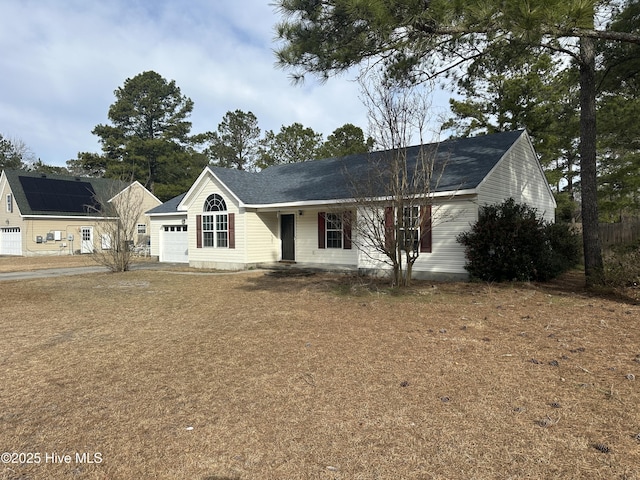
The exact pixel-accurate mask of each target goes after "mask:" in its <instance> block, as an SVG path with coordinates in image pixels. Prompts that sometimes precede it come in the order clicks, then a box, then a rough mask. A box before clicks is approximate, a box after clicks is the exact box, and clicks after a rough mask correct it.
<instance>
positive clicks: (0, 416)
mask: <svg viewBox="0 0 640 480" xmlns="http://www.w3.org/2000/svg"><path fill="white" fill-rule="evenodd" d="M3 261H4V259H0V265H2V263H3ZM14 263H15V261H14ZM0 292H2V293H1V297H0V298H1V299H2V307H1V310H0V318H1V323H0V326H1V328H2V335H0V379H1V381H0V452H16V454H17V453H23V454H26V455H22V456H18V455H13V456H12V457H13V458H11V457H9V458H8V460H9V462H6V460H7V457H4V456H3V462H4V463H2V464H0V478H2V479H21V480H27V479H60V478H62V479H64V478H69V479H147V478H158V479H196V480H214V479H218V480H220V479H307V478H311V479H458V478H460V479H509V478H511V479H520V478H535V479H557V478H563V479H579V478H585V479H627V480H631V479H640V306H639V305H638V304H637V303H636V302H635V301H634V300H631V299H625V298H623V297H604V296H596V295H593V294H588V293H586V292H585V291H584V290H583V289H582V288H581V287H580V283H579V282H572V281H570V280H566V279H565V280H564V281H562V282H558V283H556V284H553V285H535V284H517V285H514V284H510V285H487V284H431V283H421V284H419V285H417V286H416V287H415V288H413V289H412V290H411V292H409V293H407V294H403V295H394V294H393V293H392V292H389V291H388V290H387V289H386V288H384V286H381V285H372V284H366V283H365V282H364V281H363V280H362V279H354V278H349V277H344V276H331V275H320V274H316V275H309V276H285V275H270V274H267V273H265V272H263V271H254V272H245V273H241V274H224V275H221V274H214V273H211V272H209V273H201V274H191V273H189V272H184V271H176V272H170V271H134V272H127V273H124V274H108V273H104V274H102V273H100V274H91V275H79V276H70V277H62V278H55V279H53V278H52V279H41V280H27V281H19V282H18V281H4V282H0ZM635 378H637V380H636V379H635ZM76 454H77V456H76ZM83 454H86V455H85V457H83ZM65 455H69V457H64V456H65ZM13 460H16V463H14V462H13ZM20 460H31V461H32V462H35V463H22V464H21V463H19V461H20ZM66 460H69V463H65V461H66ZM87 460H92V461H93V463H89V462H88V461H87Z"/></svg>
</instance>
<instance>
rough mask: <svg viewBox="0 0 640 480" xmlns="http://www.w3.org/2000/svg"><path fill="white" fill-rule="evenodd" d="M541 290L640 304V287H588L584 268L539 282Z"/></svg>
mask: <svg viewBox="0 0 640 480" xmlns="http://www.w3.org/2000/svg"><path fill="white" fill-rule="evenodd" d="M537 285H538V287H539V288H540V289H541V290H545V291H547V292H549V293H553V292H555V293H556V294H557V293H563V294H565V295H582V296H585V297H589V298H601V299H603V300H611V301H614V302H618V303H626V304H629V305H640V289H638V288H626V289H621V288H613V287H607V286H598V287H587V285H586V279H585V275H584V271H583V270H571V271H569V272H567V273H565V274H563V275H560V276H559V277H558V278H556V279H554V280H551V281H549V282H546V283H539V284H537Z"/></svg>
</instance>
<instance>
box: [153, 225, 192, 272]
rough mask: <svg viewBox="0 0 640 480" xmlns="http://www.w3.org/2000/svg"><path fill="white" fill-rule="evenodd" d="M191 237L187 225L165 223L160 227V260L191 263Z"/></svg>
mask: <svg viewBox="0 0 640 480" xmlns="http://www.w3.org/2000/svg"><path fill="white" fill-rule="evenodd" d="M188 252H189V237H188V234H187V226H186V225H163V226H162V227H161V228H160V254H159V258H158V259H159V261H161V262H168V263H189V254H188Z"/></svg>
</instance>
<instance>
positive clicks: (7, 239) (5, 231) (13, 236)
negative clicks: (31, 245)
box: [0, 227, 22, 255]
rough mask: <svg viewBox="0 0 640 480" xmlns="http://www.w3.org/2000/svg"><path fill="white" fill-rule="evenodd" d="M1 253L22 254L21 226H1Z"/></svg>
mask: <svg viewBox="0 0 640 480" xmlns="http://www.w3.org/2000/svg"><path fill="white" fill-rule="evenodd" d="M0 255H22V234H21V233H20V227H2V228H0Z"/></svg>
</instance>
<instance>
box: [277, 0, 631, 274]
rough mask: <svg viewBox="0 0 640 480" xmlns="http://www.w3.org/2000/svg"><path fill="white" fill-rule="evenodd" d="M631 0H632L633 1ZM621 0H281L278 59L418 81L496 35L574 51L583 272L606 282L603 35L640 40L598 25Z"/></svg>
mask: <svg viewBox="0 0 640 480" xmlns="http://www.w3.org/2000/svg"><path fill="white" fill-rule="evenodd" d="M636 1H637V0H631V1H630V2H629V3H635V2H636ZM614 5H617V2H616V1H615V0H608V1H596V0H549V1H545V2H530V1H524V0H517V1H511V2H504V1H502V0H487V1H484V2H470V1H469V2H452V1H450V0H429V1H424V0H404V1H403V0H394V1H387V0H367V1H361V0H317V1H304V0H302V1H301V0H279V1H278V2H277V6H278V8H279V9H280V12H281V13H282V15H283V17H284V21H283V22H282V23H281V24H280V25H279V27H278V36H279V38H280V39H281V40H282V41H283V42H284V43H283V44H282V46H281V47H280V48H279V50H278V51H277V56H278V61H279V63H280V65H282V66H285V67H292V68H294V69H295V70H294V71H293V76H294V78H301V77H303V76H304V74H305V73H313V74H318V75H320V76H321V77H323V78H326V77H328V76H330V75H332V74H335V73H338V72H344V71H346V70H348V69H349V68H350V67H353V66H355V65H362V64H364V63H365V62H367V61H369V60H371V61H373V62H375V63H379V62H382V63H383V64H385V65H386V67H387V71H388V74H389V75H391V76H395V77H400V78H408V79H411V80H413V81H421V80H424V79H426V78H434V77H436V76H439V75H444V74H446V73H450V72H455V71H459V70H460V69H464V68H465V67H467V66H468V65H469V63H470V62H471V61H473V60H476V59H479V58H481V57H482V56H483V55H484V53H485V51H486V49H487V48H488V47H490V46H491V45H494V44H495V43H496V42H503V41H513V42H518V43H520V44H525V45H530V46H539V47H542V48H545V49H548V50H549V51H550V52H561V53H562V54H563V55H569V56H570V57H571V58H572V59H573V60H574V61H575V63H576V65H577V67H578V70H579V72H580V75H579V88H580V147H579V151H580V171H581V191H582V220H583V245H584V252H585V273H586V276H587V282H588V283H589V284H594V283H601V282H602V281H603V278H602V273H603V263H602V249H601V243H600V238H599V226H598V208H597V176H596V122H595V118H596V70H595V65H596V54H597V41H607V42H628V43H635V44H640V35H639V34H637V33H635V32H624V31H619V30H614V29H612V28H611V25H605V26H604V27H602V28H596V25H595V17H596V13H597V11H598V13H599V12H600V11H604V10H606V9H607V8H611V7H613V6H614Z"/></svg>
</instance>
